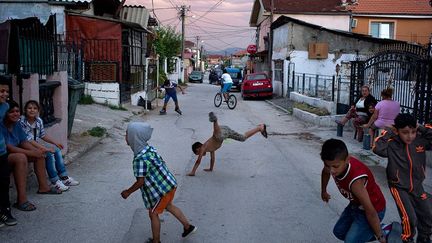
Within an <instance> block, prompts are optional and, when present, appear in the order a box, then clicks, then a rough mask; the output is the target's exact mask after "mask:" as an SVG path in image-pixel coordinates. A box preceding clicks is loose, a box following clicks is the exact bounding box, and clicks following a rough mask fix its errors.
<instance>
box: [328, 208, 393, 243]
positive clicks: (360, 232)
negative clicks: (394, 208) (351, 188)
mask: <svg viewBox="0 0 432 243" xmlns="http://www.w3.org/2000/svg"><path fill="white" fill-rule="evenodd" d="M384 215H385V209H384V210H382V211H381V212H378V218H379V219H380V221H381V220H383V218H384ZM333 234H334V235H335V236H336V237H337V238H338V239H339V240H343V241H344V242H352V243H354V242H355V243H363V242H368V241H374V240H376V239H375V234H374V232H373V230H372V228H371V227H370V226H369V222H368V220H367V218H366V214H365V211H364V210H361V209H359V208H358V206H356V205H352V204H349V205H348V206H347V207H346V208H345V210H344V211H343V212H342V215H341V216H340V218H339V220H338V221H337V223H336V225H335V226H334V228H333Z"/></svg>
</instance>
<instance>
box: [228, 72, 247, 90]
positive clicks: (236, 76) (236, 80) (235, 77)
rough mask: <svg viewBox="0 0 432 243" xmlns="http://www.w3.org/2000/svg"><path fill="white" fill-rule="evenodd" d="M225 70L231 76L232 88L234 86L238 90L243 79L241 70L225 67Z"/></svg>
mask: <svg viewBox="0 0 432 243" xmlns="http://www.w3.org/2000/svg"><path fill="white" fill-rule="evenodd" d="M226 71H227V73H228V74H229V75H230V76H231V79H232V81H233V86H232V88H235V89H237V90H238V91H240V90H241V84H242V80H243V75H242V70H241V69H239V68H226Z"/></svg>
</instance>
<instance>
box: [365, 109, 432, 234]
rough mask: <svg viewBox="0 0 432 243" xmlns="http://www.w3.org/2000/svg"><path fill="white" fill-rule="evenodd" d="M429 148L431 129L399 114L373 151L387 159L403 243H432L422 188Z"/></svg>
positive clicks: (430, 203) (431, 220) (429, 204)
mask: <svg viewBox="0 0 432 243" xmlns="http://www.w3.org/2000/svg"><path fill="white" fill-rule="evenodd" d="M431 145H432V129H431V127H430V126H426V127H424V126H422V125H418V124H417V121H416V119H415V118H414V117H413V116H411V115H409V114H399V115H398V116H397V117H396V118H395V120H394V128H386V129H385V130H384V132H383V135H382V136H380V137H378V138H377V139H376V143H375V147H374V148H373V151H374V152H375V153H376V154H377V155H379V156H382V157H387V158H388V163H387V170H386V172H387V181H388V184H389V187H390V192H391V194H392V196H393V199H394V200H395V202H396V206H397V208H398V211H399V216H400V217H401V220H402V226H403V231H402V240H403V241H404V242H414V236H415V234H416V230H415V229H416V228H417V230H418V236H417V242H418V243H423V242H425V243H426V242H428V243H430V242H431V234H432V199H431V195H430V194H429V193H427V192H426V191H425V189H424V187H423V181H424V179H425V175H426V173H425V169H426V154H425V150H430V149H431Z"/></svg>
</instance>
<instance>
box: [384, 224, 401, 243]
mask: <svg viewBox="0 0 432 243" xmlns="http://www.w3.org/2000/svg"><path fill="white" fill-rule="evenodd" d="M382 229H383V231H384V233H385V235H386V240H387V242H388V243H399V242H401V241H402V240H401V235H402V226H401V225H400V223H398V222H392V223H391V224H388V225H385V226H384V227H382Z"/></svg>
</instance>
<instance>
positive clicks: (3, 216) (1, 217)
mask: <svg viewBox="0 0 432 243" xmlns="http://www.w3.org/2000/svg"><path fill="white" fill-rule="evenodd" d="M0 222H2V223H3V224H5V225H7V226H13V225H16V224H17V223H18V221H17V220H16V219H15V218H14V217H12V214H11V210H10V208H6V209H5V210H2V211H1V213H0Z"/></svg>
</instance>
